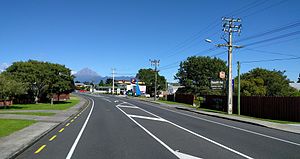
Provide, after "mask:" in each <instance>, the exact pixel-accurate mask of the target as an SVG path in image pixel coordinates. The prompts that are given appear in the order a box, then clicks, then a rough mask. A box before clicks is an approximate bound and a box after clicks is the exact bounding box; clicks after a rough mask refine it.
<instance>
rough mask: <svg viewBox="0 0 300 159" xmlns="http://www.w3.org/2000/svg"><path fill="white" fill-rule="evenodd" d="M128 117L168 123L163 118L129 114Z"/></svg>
mask: <svg viewBox="0 0 300 159" xmlns="http://www.w3.org/2000/svg"><path fill="white" fill-rule="evenodd" d="M128 116H130V117H132V118H140V119H147V120H155V121H166V120H165V119H162V118H153V117H148V116H140V115H131V114H128Z"/></svg>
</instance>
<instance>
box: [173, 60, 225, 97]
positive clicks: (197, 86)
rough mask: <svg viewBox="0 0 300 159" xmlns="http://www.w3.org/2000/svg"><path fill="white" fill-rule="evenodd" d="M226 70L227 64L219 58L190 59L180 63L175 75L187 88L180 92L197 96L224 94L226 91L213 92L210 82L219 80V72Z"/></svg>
mask: <svg viewBox="0 0 300 159" xmlns="http://www.w3.org/2000/svg"><path fill="white" fill-rule="evenodd" d="M226 70H227V67H226V62H225V61H223V60H221V59H219V58H211V57H208V56H205V57H203V56H191V57H188V58H187V60H185V61H183V62H181V63H180V65H179V69H178V73H177V74H176V75H175V79H177V80H179V83H180V84H181V85H183V86H185V87H184V88H181V89H179V90H178V91H179V92H180V93H190V94H195V95H207V94H222V93H223V92H224V91H214V90H211V88H210V81H211V80H219V77H218V76H219V72H221V71H225V72H226Z"/></svg>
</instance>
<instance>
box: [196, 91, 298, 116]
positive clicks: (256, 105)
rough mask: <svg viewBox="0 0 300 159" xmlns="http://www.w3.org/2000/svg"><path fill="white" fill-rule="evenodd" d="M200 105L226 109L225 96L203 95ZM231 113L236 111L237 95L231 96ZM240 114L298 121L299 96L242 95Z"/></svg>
mask: <svg viewBox="0 0 300 159" xmlns="http://www.w3.org/2000/svg"><path fill="white" fill-rule="evenodd" d="M201 107H204V108H209V109H215V110H220V111H225V112H226V111H227V97H226V96H205V101H204V103H203V105H201ZM233 113H237V97H236V96H234V97H233ZM241 115H247V116H253V117H258V118H267V119H274V120H287V121H298V122H299V121H300V97H260V96H254V97H253V96H251V97H250V96H242V97H241Z"/></svg>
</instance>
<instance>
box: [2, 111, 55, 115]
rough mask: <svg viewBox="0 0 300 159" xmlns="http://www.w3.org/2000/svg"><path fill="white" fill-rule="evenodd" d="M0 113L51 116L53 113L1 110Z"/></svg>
mask: <svg viewBox="0 0 300 159" xmlns="http://www.w3.org/2000/svg"><path fill="white" fill-rule="evenodd" d="M0 114H20V115H36V116H52V115H55V113H46V112H5V111H2V112H0Z"/></svg>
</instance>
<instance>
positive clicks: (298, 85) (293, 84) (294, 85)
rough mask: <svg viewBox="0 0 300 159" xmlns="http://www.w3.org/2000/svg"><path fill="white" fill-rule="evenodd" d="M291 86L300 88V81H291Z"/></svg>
mask: <svg viewBox="0 0 300 159" xmlns="http://www.w3.org/2000/svg"><path fill="white" fill-rule="evenodd" d="M290 86H291V87H293V88H296V89H297V90H300V83H290Z"/></svg>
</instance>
